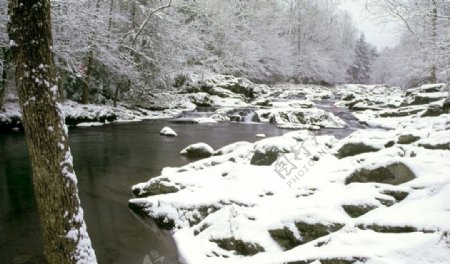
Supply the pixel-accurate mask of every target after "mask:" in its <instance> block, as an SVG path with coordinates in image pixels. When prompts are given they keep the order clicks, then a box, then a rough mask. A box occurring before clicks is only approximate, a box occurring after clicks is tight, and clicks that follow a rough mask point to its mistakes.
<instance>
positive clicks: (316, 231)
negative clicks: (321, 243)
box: [269, 222, 344, 250]
mask: <svg viewBox="0 0 450 264" xmlns="http://www.w3.org/2000/svg"><path fill="white" fill-rule="evenodd" d="M295 226H296V228H297V230H298V231H299V232H300V236H301V240H299V239H298V238H296V237H295V236H294V234H293V233H292V231H291V230H289V229H288V228H287V227H284V228H282V229H275V230H269V234H270V236H271V237H272V239H273V240H275V241H276V242H277V243H278V244H279V245H280V246H281V247H282V248H283V249H284V250H289V249H292V248H294V247H296V246H299V245H302V244H305V243H308V242H310V241H313V240H315V239H317V238H319V237H323V236H326V235H329V234H330V233H332V232H335V231H337V230H339V229H341V228H342V227H343V226H344V225H343V224H331V225H325V224H322V223H314V224H311V223H306V222H297V223H295Z"/></svg>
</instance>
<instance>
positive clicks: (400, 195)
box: [381, 190, 409, 202]
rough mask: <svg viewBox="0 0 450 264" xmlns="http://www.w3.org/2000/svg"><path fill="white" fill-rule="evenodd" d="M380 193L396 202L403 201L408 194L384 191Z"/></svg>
mask: <svg viewBox="0 0 450 264" xmlns="http://www.w3.org/2000/svg"><path fill="white" fill-rule="evenodd" d="M381 193H382V194H386V195H389V196H392V197H394V199H395V200H397V202H400V201H403V200H404V199H405V198H406V197H407V196H408V195H409V193H408V192H404V191H392V190H384V191H382V192H381Z"/></svg>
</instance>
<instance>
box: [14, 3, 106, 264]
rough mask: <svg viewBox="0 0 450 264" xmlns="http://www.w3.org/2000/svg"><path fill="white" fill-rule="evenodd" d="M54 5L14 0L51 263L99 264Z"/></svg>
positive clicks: (19, 80)
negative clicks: (63, 84)
mask: <svg viewBox="0 0 450 264" xmlns="http://www.w3.org/2000/svg"><path fill="white" fill-rule="evenodd" d="M50 5H51V4H50V0H34V1H28V0H10V1H9V14H10V17H11V21H10V23H9V30H8V31H9V35H10V39H11V49H12V52H13V58H14V65H15V69H16V71H15V72H16V75H15V79H16V84H17V90H18V93H19V103H20V106H21V108H22V113H23V117H22V122H23V125H24V128H25V138H26V141H27V143H28V149H29V154H30V159H31V163H32V171H33V186H34V193H35V196H36V201H37V205H38V210H39V215H40V223H41V226H42V232H43V240H44V248H45V257H46V259H47V262H48V263H62V264H73V263H96V262H97V261H96V256H95V253H94V251H93V249H92V246H91V241H90V239H89V236H88V233H87V231H86V225H85V222H84V219H83V210H82V208H81V206H80V200H79V198H78V188H77V178H76V176H75V173H74V170H73V163H72V155H71V152H70V148H69V142H68V135H67V127H66V125H65V123H64V116H63V113H62V110H61V108H60V106H59V104H58V103H57V94H58V88H57V86H56V83H57V82H56V78H55V69H54V60H53V52H52V46H53V41H52V39H53V38H52V28H51V18H50V17H51V15H50V13H51V12H50Z"/></svg>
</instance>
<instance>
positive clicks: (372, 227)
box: [358, 224, 418, 233]
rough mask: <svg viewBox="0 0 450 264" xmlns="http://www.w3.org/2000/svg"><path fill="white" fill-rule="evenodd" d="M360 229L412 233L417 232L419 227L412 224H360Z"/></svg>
mask: <svg viewBox="0 0 450 264" xmlns="http://www.w3.org/2000/svg"><path fill="white" fill-rule="evenodd" d="M358 228H360V229H364V230H366V229H369V230H373V231H375V232H379V233H411V232H417V231H418V229H417V228H415V227H412V226H390V225H378V224H372V225H362V224H361V225H358Z"/></svg>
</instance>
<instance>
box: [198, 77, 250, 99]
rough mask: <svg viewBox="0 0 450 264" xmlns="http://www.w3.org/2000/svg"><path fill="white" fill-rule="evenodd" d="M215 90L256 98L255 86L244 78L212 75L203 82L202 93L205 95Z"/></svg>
mask: <svg viewBox="0 0 450 264" xmlns="http://www.w3.org/2000/svg"><path fill="white" fill-rule="evenodd" d="M215 88H222V89H225V90H229V91H231V92H233V93H235V94H241V95H244V96H245V97H250V98H253V97H256V95H255V91H256V90H255V88H256V85H255V84H254V83H252V82H251V81H249V80H247V79H245V78H237V77H234V76H233V75H214V76H210V77H207V78H205V79H204V80H203V84H202V91H205V92H207V93H210V92H217V91H218V90H214V89H215Z"/></svg>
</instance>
